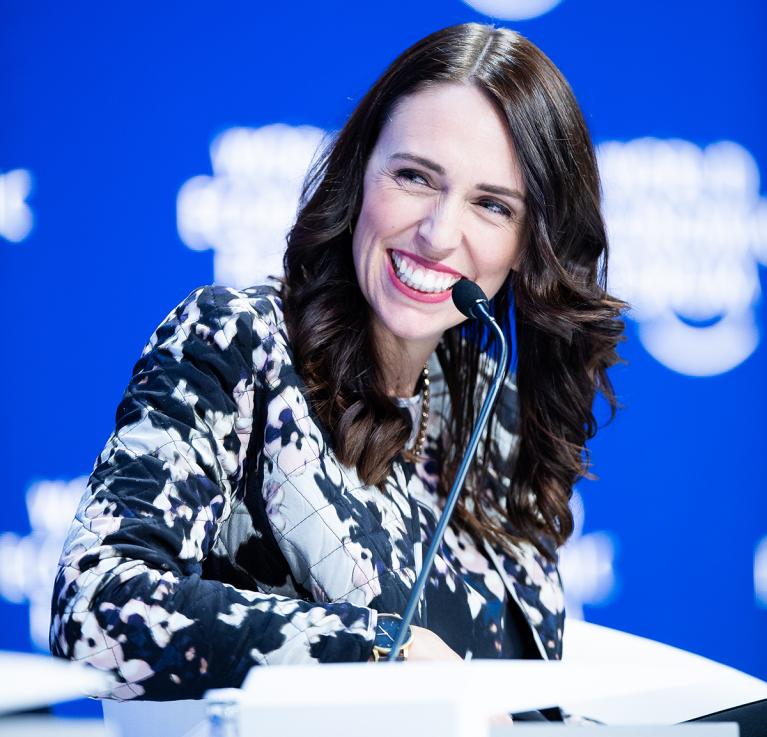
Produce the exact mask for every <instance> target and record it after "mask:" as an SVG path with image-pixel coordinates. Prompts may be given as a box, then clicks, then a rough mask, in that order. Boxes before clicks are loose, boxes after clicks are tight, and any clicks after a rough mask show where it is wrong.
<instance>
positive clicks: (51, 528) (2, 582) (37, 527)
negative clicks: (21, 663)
mask: <svg viewBox="0 0 767 737" xmlns="http://www.w3.org/2000/svg"><path fill="white" fill-rule="evenodd" d="M87 481H88V477H87V476H80V477H79V478H76V479H73V480H71V481H52V480H51V481H49V480H44V481H36V482H35V483H33V484H32V485H31V486H30V487H29V488H28V489H27V492H26V503H27V515H28V516H29V527H30V531H29V533H28V534H26V535H18V534H16V533H15V532H2V533H0V598H2V599H5V600H6V601H9V602H11V603H13V604H22V605H23V604H27V605H28V606H29V634H30V639H31V640H32V644H33V645H34V646H35V647H36V648H38V649H39V650H44V651H47V650H48V627H49V624H50V618H51V592H52V591H53V580H54V578H55V576H56V569H57V564H58V561H59V557H60V555H61V550H62V547H63V545H64V540H65V538H66V535H67V531H68V530H69V526H70V524H71V523H72V519H73V517H74V516H75V511H76V510H77V505H78V502H79V501H80V497H82V495H83V493H84V492H85V487H86V483H87Z"/></svg>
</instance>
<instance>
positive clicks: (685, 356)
mask: <svg viewBox="0 0 767 737" xmlns="http://www.w3.org/2000/svg"><path fill="white" fill-rule="evenodd" d="M598 157H599V168H600V172H601V175H602V183H603V188H604V196H605V216H606V220H607V226H608V231H609V240H610V248H611V251H610V261H609V268H608V276H609V282H610V289H611V291H612V292H613V293H614V294H616V295H618V296H619V297H621V298H622V299H625V300H626V301H628V302H629V303H630V304H631V307H632V309H631V313H630V317H631V318H632V319H633V320H635V321H636V322H637V323H638V325H639V338H640V340H641V342H642V345H643V346H644V347H645V349H646V350H647V351H648V352H649V353H650V354H651V355H652V356H653V357H654V358H655V359H657V360H658V361H659V362H660V363H662V364H663V365H664V366H667V367H668V368H670V369H672V370H674V371H677V372H679V373H682V374H688V375H691V376H713V375H715V374H721V373H724V372H726V371H729V370H731V369H733V368H735V367H736V366H738V365H739V364H740V363H742V362H743V361H745V360H746V359H747V358H748V357H749V356H750V355H751V354H752V353H753V352H754V350H755V349H756V347H757V345H758V344H759V338H760V335H759V325H758V324H757V318H756V307H757V305H758V304H759V301H760V299H761V287H760V283H759V265H760V264H762V265H765V264H767V200H765V198H763V197H760V195H759V170H758V168H757V165H756V162H755V161H754V159H753V157H752V156H751V154H750V153H749V152H748V151H747V150H746V149H745V148H743V147H742V146H740V145H738V144H737V143H733V142H732V141H721V142H718V143H713V144H711V145H709V146H706V147H705V148H699V147H698V146H696V145H694V144H693V143H690V142H689V141H682V140H658V139H654V138H643V139H639V140H634V141H629V142H627V143H619V142H617V141H610V142H606V143H603V144H601V145H600V146H599V147H598Z"/></svg>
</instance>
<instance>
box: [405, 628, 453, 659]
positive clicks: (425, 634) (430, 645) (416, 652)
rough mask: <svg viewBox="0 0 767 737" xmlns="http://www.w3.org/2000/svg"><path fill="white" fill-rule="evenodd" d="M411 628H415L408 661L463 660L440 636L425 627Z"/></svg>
mask: <svg viewBox="0 0 767 737" xmlns="http://www.w3.org/2000/svg"><path fill="white" fill-rule="evenodd" d="M410 626H411V627H412V628H413V644H412V645H411V646H410V650H409V651H408V657H407V659H408V660H452V661H455V660H463V658H461V656H460V655H458V653H456V652H455V651H453V650H451V649H450V648H449V647H448V646H447V645H446V644H445V643H444V641H443V640H442V638H441V637H440V636H439V635H435V634H434V633H433V632H432V631H431V630H427V629H426V628H425V627H415V626H414V625H410Z"/></svg>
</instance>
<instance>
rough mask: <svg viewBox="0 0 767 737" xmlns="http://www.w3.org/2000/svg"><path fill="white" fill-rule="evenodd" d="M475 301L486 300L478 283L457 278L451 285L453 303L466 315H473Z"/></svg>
mask: <svg viewBox="0 0 767 737" xmlns="http://www.w3.org/2000/svg"><path fill="white" fill-rule="evenodd" d="M477 302H487V297H486V296H485V293H484V292H483V291H482V289H481V288H480V287H479V285H478V284H476V283H475V282H473V281H469V280H468V279H459V280H458V282H456V284H455V286H454V287H453V304H454V305H455V306H456V307H457V308H458V310H459V311H460V312H461V313H463V314H464V315H466V317H474V306H475V305H476V304H477Z"/></svg>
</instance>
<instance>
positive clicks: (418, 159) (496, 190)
mask: <svg viewBox="0 0 767 737" xmlns="http://www.w3.org/2000/svg"><path fill="white" fill-rule="evenodd" d="M392 159H405V160H406V161H413V162H415V163H416V164H420V165H421V166H424V167H426V168H427V169H431V170H432V171H433V172H435V173H436V174H439V175H440V176H444V175H445V169H444V168H443V167H441V166H440V165H439V164H437V163H436V162H435V161H432V160H431V159H426V158H424V157H423V156H416V155H415V154H409V153H407V152H405V151H400V152H398V153H396V154H392V155H391V156H390V157H389V161H391V160H392ZM477 189H481V190H482V191H483V192H489V193H490V194H500V195H506V197H513V198H515V199H518V200H521V201H522V202H524V201H525V198H524V195H523V194H522V193H521V192H519V191H518V190H516V189H509V188H508V187H499V186H498V185H496V184H478V185H477Z"/></svg>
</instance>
